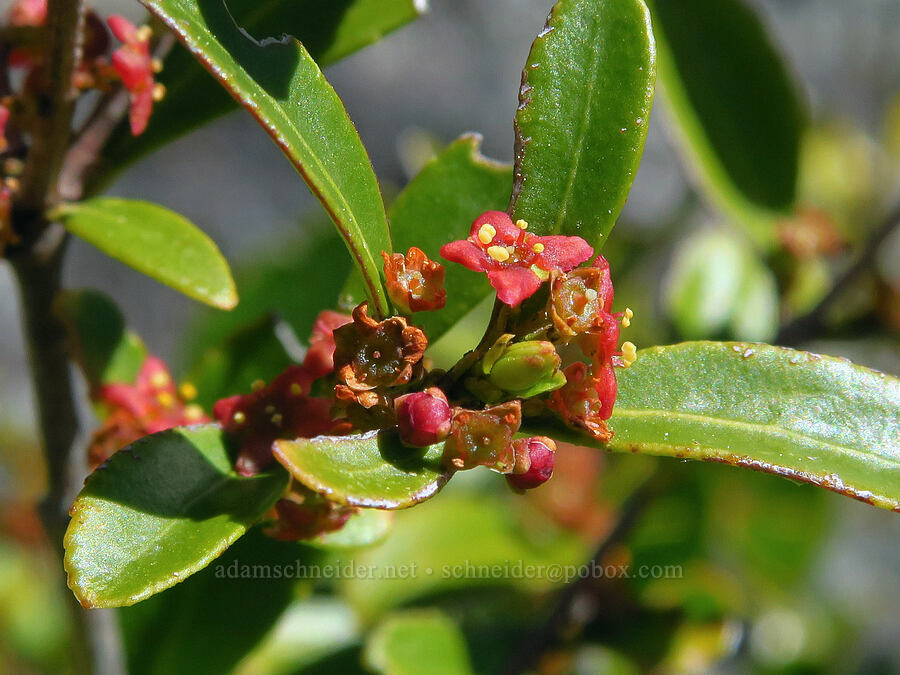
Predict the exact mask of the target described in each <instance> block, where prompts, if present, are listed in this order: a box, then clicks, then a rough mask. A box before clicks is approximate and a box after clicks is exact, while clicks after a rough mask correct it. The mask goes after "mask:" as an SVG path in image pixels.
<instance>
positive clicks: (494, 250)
mask: <svg viewBox="0 0 900 675" xmlns="http://www.w3.org/2000/svg"><path fill="white" fill-rule="evenodd" d="M487 254H488V255H489V256H491V257H492V258H493V259H494V260H496V261H497V262H506V261H507V260H509V251H507V250H506V249H505V248H503V247H502V246H491V247H490V248H488V250H487Z"/></svg>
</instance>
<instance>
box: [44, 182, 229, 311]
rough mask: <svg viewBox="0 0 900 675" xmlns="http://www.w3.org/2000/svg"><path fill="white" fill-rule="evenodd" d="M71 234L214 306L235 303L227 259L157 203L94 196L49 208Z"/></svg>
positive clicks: (204, 236)
mask: <svg viewBox="0 0 900 675" xmlns="http://www.w3.org/2000/svg"><path fill="white" fill-rule="evenodd" d="M52 216H53V217H54V218H59V219H60V221H61V222H62V224H63V225H64V226H65V228H66V229H67V230H68V231H69V232H71V233H72V234H74V235H76V236H78V237H81V238H82V239H84V240H85V241H87V242H88V243H90V244H93V245H94V246H96V247H97V248H99V249H100V250H101V251H103V252H104V253H106V254H107V255H109V256H111V257H113V258H115V259H116V260H120V261H121V262H123V263H125V264H126V265H128V266H130V267H133V268H134V269H136V270H138V271H139V272H143V273H144V274H146V275H147V276H149V277H152V278H153V279H156V280H157V281H159V282H161V283H164V284H166V285H167V286H171V287H172V288H174V289H175V290H177V291H180V292H182V293H184V294H185V295H187V296H189V297H191V298H194V299H195V300H199V301H200V302H205V303H206V304H208V305H212V306H213V307H219V308H221V309H231V308H232V307H234V306H235V305H236V304H237V302H238V297H237V291H236V290H235V287H234V281H233V280H232V278H231V271H230V270H229V269H228V263H227V262H225V258H223V257H222V254H221V253H220V252H219V249H218V248H217V247H216V245H215V243H214V242H213V240H212V239H210V238H209V237H208V236H206V234H204V233H203V231H202V230H200V229H198V228H197V227H196V226H195V225H193V224H192V223H191V222H190V221H188V220H187V219H186V218H184V217H183V216H180V215H178V214H177V213H175V212H174V211H170V210H169V209H166V208H163V207H162V206H159V205H157V204H151V203H149V202H142V201H137V200H132V199H119V198H117V197H96V198H94V199H89V200H87V201H83V202H77V203H71V204H64V205H63V206H60V207H59V208H58V209H56V210H55V211H54V213H53V214H52Z"/></svg>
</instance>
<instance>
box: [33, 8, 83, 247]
mask: <svg viewBox="0 0 900 675" xmlns="http://www.w3.org/2000/svg"><path fill="white" fill-rule="evenodd" d="M83 20H84V3H83V2H82V1H81V0H49V1H48V3H47V28H46V31H47V32H46V42H45V43H44V52H43V56H42V60H41V76H42V77H41V80H42V83H43V87H42V89H41V91H39V92H36V94H37V115H36V119H35V123H34V128H33V129H32V144H31V149H30V150H29V153H28V161H27V162H26V164H25V171H24V173H23V175H22V190H21V192H20V194H19V195H18V196H17V199H16V202H17V209H18V210H19V211H20V212H23V213H25V214H27V215H28V216H29V217H28V218H26V219H24V222H23V225H24V227H25V228H26V230H25V231H23V232H20V233H21V234H23V235H25V238H26V241H35V240H36V239H37V238H38V236H39V235H40V232H41V231H42V230H43V229H44V228H46V227H47V222H46V220H45V219H44V217H43V213H44V211H45V210H46V209H48V208H50V207H52V206H54V204H55V201H56V180H57V177H58V175H59V170H60V167H61V166H62V160H63V155H64V154H65V151H66V147H67V145H68V142H69V136H70V133H71V128H72V113H73V111H74V109H75V97H76V92H75V90H74V88H73V87H72V75H73V73H74V72H75V65H76V64H77V63H78V59H79V58H80V55H81V34H82V31H81V25H82V22H83Z"/></svg>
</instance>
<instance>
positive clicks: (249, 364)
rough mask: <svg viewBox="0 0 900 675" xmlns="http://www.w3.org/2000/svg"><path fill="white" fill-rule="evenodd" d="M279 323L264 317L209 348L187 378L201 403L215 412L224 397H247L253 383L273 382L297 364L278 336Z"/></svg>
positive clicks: (269, 317)
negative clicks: (277, 326)
mask: <svg viewBox="0 0 900 675" xmlns="http://www.w3.org/2000/svg"><path fill="white" fill-rule="evenodd" d="M276 325H277V321H276V320H275V319H274V318H273V317H271V316H264V317H262V318H261V319H259V320H258V321H254V322H253V323H251V324H249V325H247V326H245V327H243V328H241V329H240V330H238V331H236V332H234V333H233V334H232V335H230V336H229V337H228V338H227V339H226V340H224V341H223V342H222V343H221V344H220V345H219V346H217V347H210V348H209V349H207V350H206V351H205V352H204V353H203V355H202V356H201V357H200V359H199V360H198V361H197V363H196V364H195V365H194V367H193V368H192V369H191V372H190V374H189V375H188V377H187V381H188V382H190V383H191V384H193V385H194V386H195V387H196V388H197V403H198V404H200V406H202V407H203V408H204V409H206V410H211V409H212V406H213V404H214V403H215V402H216V401H218V400H219V399H220V398H225V397H226V396H231V395H233V394H246V393H248V392H249V391H250V389H251V386H252V384H253V382H255V381H256V380H262V381H263V382H269V381H270V380H272V379H274V378H275V377H276V376H277V375H278V374H279V373H281V372H282V371H283V370H284V369H285V368H287V367H288V366H289V365H291V363H293V361H292V360H291V358H290V356H289V355H288V353H287V351H286V350H285V348H284V345H283V344H282V342H281V340H279V339H278V336H277V335H276V333H275V329H276Z"/></svg>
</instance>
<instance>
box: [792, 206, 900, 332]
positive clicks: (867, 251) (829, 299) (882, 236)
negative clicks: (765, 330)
mask: <svg viewBox="0 0 900 675" xmlns="http://www.w3.org/2000/svg"><path fill="white" fill-rule="evenodd" d="M897 225H900V205H897V206H895V207H894V209H893V210H892V211H891V212H890V213H889V214H888V216H887V217H886V218H885V219H884V221H882V223H881V224H880V225H879V226H878V227H877V228H876V229H875V232H874V234H873V235H872V236H871V238H870V239H869V240H868V241H867V242H866V245H865V247H864V248H863V250H862V252H861V253H860V255H859V257H858V258H857V259H856V262H854V263H853V264H852V265H850V267H848V268H847V269H846V270H845V271H844V273H843V274H842V275H841V276H840V277H838V279H837V280H836V281H835V282H834V286H832V287H831V290H830V291H828V293H827V294H826V295H825V297H824V298H822V299H821V300H820V301H819V304H818V305H816V306H815V308H814V309H813V310H812V311H811V312H809V313H808V314H806V315H804V316H801V317H798V318H797V319H794V320H793V321H792V322H790V323H789V324H787V325H786V326H784V327H783V328H782V329H781V330H780V331H779V333H778V335H777V337H776V338H775V342H776V344H780V345H787V346H791V345H797V344H799V343H801V342H805V341H806V340H809V339H811V338H813V337H815V336H816V335H818V334H819V333H820V332H821V331H822V329H823V328H824V327H825V321H826V319H827V317H828V312H829V311H830V310H831V308H832V307H833V306H834V304H835V303H836V302H837V301H838V300H840V298H841V296H842V295H843V293H844V291H846V290H847V288H848V287H850V286H851V285H852V284H853V282H854V281H856V279H857V277H859V276H860V275H861V274H863V273H864V272H865V271H866V270H868V269H869V268H870V267H871V266H872V264H873V263H874V262H875V256H876V255H877V254H878V250H879V249H880V248H881V245H882V244H883V243H884V242H885V240H887V238H888V236H889V235H890V234H891V232H893V230H894V228H895V227H897Z"/></svg>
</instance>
